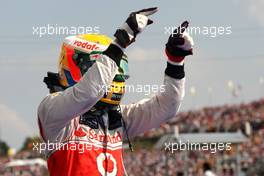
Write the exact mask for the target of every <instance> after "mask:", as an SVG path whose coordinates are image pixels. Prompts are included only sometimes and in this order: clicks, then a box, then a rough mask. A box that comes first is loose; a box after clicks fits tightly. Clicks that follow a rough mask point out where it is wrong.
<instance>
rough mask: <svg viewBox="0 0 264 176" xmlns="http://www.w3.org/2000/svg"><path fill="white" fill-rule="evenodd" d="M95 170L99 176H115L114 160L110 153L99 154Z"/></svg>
mask: <svg viewBox="0 0 264 176" xmlns="http://www.w3.org/2000/svg"><path fill="white" fill-rule="evenodd" d="M96 162H97V168H98V171H99V172H100V174H101V175H107V176H116V174H117V166H116V160H115V158H114V157H113V155H111V154H110V153H101V154H100V155H99V156H98V157H97V159H96Z"/></svg>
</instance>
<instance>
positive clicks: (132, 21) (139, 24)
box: [114, 7, 158, 48]
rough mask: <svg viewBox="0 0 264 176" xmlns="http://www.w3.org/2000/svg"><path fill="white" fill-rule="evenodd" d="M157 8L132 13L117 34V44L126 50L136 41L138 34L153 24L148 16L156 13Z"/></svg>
mask: <svg viewBox="0 0 264 176" xmlns="http://www.w3.org/2000/svg"><path fill="white" fill-rule="evenodd" d="M157 11H158V8H157V7H153V8H148V9H143V10H140V11H137V12H132V13H131V14H130V15H129V17H128V18H127V20H126V22H125V23H124V24H123V25H122V26H121V27H120V28H119V29H117V31H116V32H115V34H114V36H115V37H116V42H117V43H118V44H119V45H120V46H121V47H122V48H126V47H127V46H128V45H130V44H131V43H133V42H134V41H135V38H136V36H137V34H138V33H140V32H142V31H143V29H144V28H145V27H146V26H147V25H150V24H152V23H153V21H152V20H150V19H149V18H148V16H150V15H152V14H154V13H156V12H157Z"/></svg>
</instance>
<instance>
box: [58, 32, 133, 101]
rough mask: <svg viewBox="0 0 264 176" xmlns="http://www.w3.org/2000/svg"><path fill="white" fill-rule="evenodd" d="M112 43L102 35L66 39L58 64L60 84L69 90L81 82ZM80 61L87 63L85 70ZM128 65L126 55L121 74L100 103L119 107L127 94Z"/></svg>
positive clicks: (122, 61) (83, 35)
mask: <svg viewBox="0 0 264 176" xmlns="http://www.w3.org/2000/svg"><path fill="white" fill-rule="evenodd" d="M111 42H112V39H111V38H109V37H107V36H106V35H102V34H81V35H77V36H69V37H67V38H65V40H64V42H63V44H62V47H61V53H60V56H59V63H58V66H59V68H58V69H59V82H60V84H61V85H62V86H63V87H65V88H68V87H71V86H73V85H74V84H76V83H77V82H79V81H80V79H81V77H82V75H83V74H84V73H85V72H86V71H87V70H88V68H89V66H91V65H92V62H95V61H96V58H97V57H96V55H98V54H100V53H102V52H103V51H104V50H105V49H107V47H108V46H109V45H110V43H111ZM80 61H81V62H83V63H85V64H83V67H84V69H82V67H80V65H79V63H80ZM127 64H128V61H127V57H126V55H125V54H124V55H123V57H122V58H121V61H120V67H119V69H118V71H119V73H118V74H117V75H115V78H114V80H113V81H112V84H111V85H110V86H109V87H108V88H107V90H106V93H105V95H104V96H103V98H102V99H101V100H100V101H99V103H101V104H104V105H110V106H115V105H119V103H120V101H121V99H122V97H123V95H124V93H125V79H127V78H128V77H129V75H128V65H127Z"/></svg>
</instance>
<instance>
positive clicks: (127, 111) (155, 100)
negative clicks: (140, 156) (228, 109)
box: [38, 54, 185, 176]
mask: <svg viewBox="0 0 264 176" xmlns="http://www.w3.org/2000/svg"><path fill="white" fill-rule="evenodd" d="M117 70H118V67H117V65H116V63H115V62H114V61H113V60H112V59H111V58H110V57H108V56H106V55H103V54H101V55H100V58H99V59H98V60H97V61H96V63H95V64H93V66H92V67H91V68H89V70H88V71H87V72H86V73H85V74H84V75H83V77H82V79H81V80H80V81H79V82H78V83H76V84H75V85H74V86H72V87H69V88H67V89H66V90H64V91H61V92H57V93H54V94H49V95H48V96H47V97H45V98H44V99H43V101H42V102H41V104H40V105H39V108H38V122H39V128H40V133H41V136H42V138H43V140H44V142H45V143H46V144H47V149H46V155H47V158H48V169H49V171H50V175H51V176H60V175H62V176H77V175H78V176H80V175H92V176H97V175H98V176H100V175H107V176H116V175H118V176H121V175H125V169H124V166H123V159H122V141H123V139H124V138H125V137H126V136H125V134H124V133H123V132H124V130H123V129H124V123H125V124H126V128H127V132H128V136H130V137H133V136H136V135H139V134H141V133H143V132H146V131H148V130H150V129H152V128H158V127H159V126H160V124H161V123H163V122H166V121H168V120H169V119H171V118H173V117H175V115H176V113H177V111H178V109H179V107H180V102H181V100H182V98H183V95H184V82H185V80H184V78H182V79H175V78H172V77H170V76H168V75H167V74H165V77H164V85H165V86H164V90H165V91H164V92H160V93H159V94H157V95H155V96H153V97H152V98H149V99H143V100H141V101H139V102H137V103H133V104H129V105H121V114H122V119H121V120H122V123H121V125H120V124H119V125H117V126H115V128H111V129H109V128H108V127H109V125H108V121H109V119H110V118H108V114H107V113H106V114H104V115H103V116H102V119H103V122H104V124H105V126H106V128H104V129H103V128H102V127H101V125H99V126H98V125H97V123H96V122H95V121H93V120H92V119H91V121H89V122H84V123H83V122H81V121H80V116H81V115H83V114H84V113H85V112H87V111H88V110H89V109H91V108H92V107H93V106H94V105H95V104H96V102H98V101H99V100H100V99H101V98H102V96H103V95H104V90H103V89H101V87H102V86H105V87H107V86H108V85H110V84H111V82H112V80H113V78H114V76H115V75H116V74H117ZM55 144H56V145H55ZM48 146H49V147H48Z"/></svg>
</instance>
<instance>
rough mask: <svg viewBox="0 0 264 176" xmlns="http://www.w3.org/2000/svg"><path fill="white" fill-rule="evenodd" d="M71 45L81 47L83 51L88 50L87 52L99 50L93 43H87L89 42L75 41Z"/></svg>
mask: <svg viewBox="0 0 264 176" xmlns="http://www.w3.org/2000/svg"><path fill="white" fill-rule="evenodd" d="M73 45H75V46H78V47H81V48H83V49H88V50H96V49H99V47H98V46H97V45H96V44H95V43H93V44H92V43H89V42H82V41H79V40H75V41H74V42H73Z"/></svg>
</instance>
